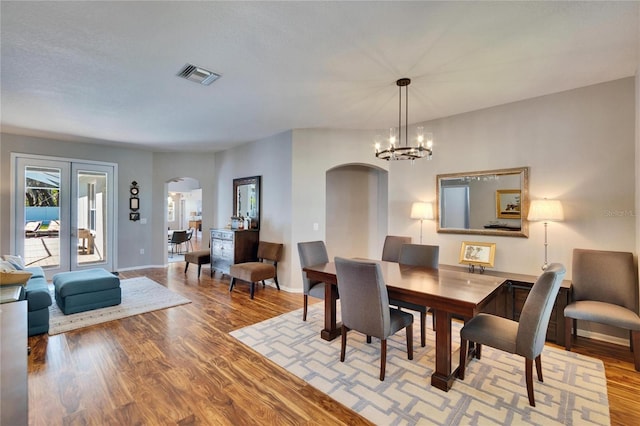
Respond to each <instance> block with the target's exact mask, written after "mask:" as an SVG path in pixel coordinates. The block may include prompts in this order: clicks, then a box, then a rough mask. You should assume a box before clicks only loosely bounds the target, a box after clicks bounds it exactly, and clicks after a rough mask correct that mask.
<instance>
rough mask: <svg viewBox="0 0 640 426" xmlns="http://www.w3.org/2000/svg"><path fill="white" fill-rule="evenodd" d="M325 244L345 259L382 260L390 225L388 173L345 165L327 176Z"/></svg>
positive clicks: (365, 166)
mask: <svg viewBox="0 0 640 426" xmlns="http://www.w3.org/2000/svg"><path fill="white" fill-rule="evenodd" d="M326 191H327V193H326V244H327V246H328V247H332V253H333V254H334V255H336V256H345V257H368V258H372V259H376V258H379V257H380V253H381V250H382V249H381V247H382V243H383V240H384V236H385V235H386V234H387V222H388V172H387V171H386V170H383V169H380V168H377V167H373V166H369V165H363V164H345V165H341V166H338V167H335V168H333V169H330V170H328V171H327V173H326Z"/></svg>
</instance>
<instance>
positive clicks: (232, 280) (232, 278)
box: [229, 277, 236, 291]
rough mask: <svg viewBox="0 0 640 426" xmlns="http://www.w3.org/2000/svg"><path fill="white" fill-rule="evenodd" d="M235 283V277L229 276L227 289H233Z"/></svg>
mask: <svg viewBox="0 0 640 426" xmlns="http://www.w3.org/2000/svg"><path fill="white" fill-rule="evenodd" d="M235 283H236V279H235V278H234V277H231V282H230V283H229V291H233V286H234V285H235Z"/></svg>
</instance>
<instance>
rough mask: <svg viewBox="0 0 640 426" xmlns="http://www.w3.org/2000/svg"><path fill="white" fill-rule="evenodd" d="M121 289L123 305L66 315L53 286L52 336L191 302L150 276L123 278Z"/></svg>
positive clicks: (50, 320)
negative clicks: (59, 305)
mask: <svg viewBox="0 0 640 426" xmlns="http://www.w3.org/2000/svg"><path fill="white" fill-rule="evenodd" d="M120 290H121V291H122V302H121V303H120V304H119V305H116V306H108V307H106V308H100V309H93V310H91V311H85V312H78V313H77V314H70V315H65V314H64V313H63V312H62V311H61V310H60V308H58V305H57V304H56V300H55V293H54V292H55V289H54V287H53V285H50V286H49V292H50V293H51V299H52V300H53V303H52V304H51V306H49V335H54V334H59V333H64V332H67V331H71V330H76V329H78V328H83V327H88V326H90V325H96V324H101V323H104V322H108V321H113V320H117V319H121V318H126V317H130V316H133V315H138V314H142V313H145V312H151V311H157V310H159V309H165V308H169V307H172V306H177V305H183V304H185V303H191V301H190V300H189V299H187V298H186V297H183V296H181V295H179V294H177V293H174V292H173V291H171V290H169V289H168V288H166V287H165V286H163V285H160V284H158V283H157V282H155V281H153V280H152V279H150V278H147V277H136V278H129V279H126V280H120Z"/></svg>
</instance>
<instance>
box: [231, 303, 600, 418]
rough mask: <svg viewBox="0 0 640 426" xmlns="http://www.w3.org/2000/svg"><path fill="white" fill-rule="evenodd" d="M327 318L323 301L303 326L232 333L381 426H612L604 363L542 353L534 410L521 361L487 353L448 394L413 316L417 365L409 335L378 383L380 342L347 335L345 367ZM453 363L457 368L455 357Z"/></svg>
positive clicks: (287, 318)
mask: <svg viewBox="0 0 640 426" xmlns="http://www.w3.org/2000/svg"><path fill="white" fill-rule="evenodd" d="M338 309H339V304H338ZM339 312H340V311H339V310H338V318H339ZM323 317H324V315H323V304H322V303H317V304H314V305H310V306H309V311H308V315H307V322H303V321H302V310H301V309H300V310H297V311H294V312H289V313H287V314H284V315H280V316H278V317H275V318H271V319H269V320H266V321H263V322H261V323H258V324H254V325H252V326H249V327H245V328H242V329H239V330H235V331H233V332H231V333H230V334H231V335H232V336H233V337H235V338H236V339H238V340H239V341H241V342H242V343H244V344H245V345H247V346H249V347H251V348H253V349H254V350H255V351H257V352H258V353H260V354H262V355H263V356H265V357H267V358H268V359H270V360H271V361H273V362H275V363H276V364H278V365H280V366H281V367H283V368H284V369H286V370H287V371H289V372H291V373H292V374H294V375H296V376H298V377H299V378H301V379H302V380H304V381H306V382H307V383H309V384H310V385H312V386H313V387H315V388H317V389H318V390H320V391H322V392H324V393H326V394H327V395H329V396H331V397H332V398H333V399H335V400H336V401H338V402H340V403H342V404H343V405H345V406H347V407H349V408H351V409H352V410H354V411H356V412H358V413H359V414H360V415H362V416H364V417H365V418H367V419H368V420H370V421H372V422H374V423H376V424H380V425H391V424H393V425H415V424H425V425H427V424H428V425H494V424H500V425H505V424H514V425H522V424H524V425H589V424H595V425H609V424H610V420H609V401H608V398H607V382H606V378H605V373H604V365H603V363H602V361H600V360H598V359H595V358H590V357H586V356H584V355H579V354H576V353H574V352H567V351H565V350H560V349H556V348H552V347H548V346H545V348H544V350H543V352H542V373H543V378H544V382H543V383H541V382H538V380H537V376H536V374H535V371H534V373H533V376H534V392H535V398H536V406H535V407H531V406H529V400H528V398H527V390H526V386H525V379H524V358H522V357H520V356H517V355H512V354H508V353H506V352H503V351H499V350H495V349H493V348H490V347H488V346H483V348H482V358H481V359H480V360H477V359H474V360H473V361H471V362H470V363H469V364H468V366H467V369H466V371H465V379H464V381H462V380H456V381H455V382H454V384H453V387H452V388H451V389H450V390H449V392H444V391H441V390H440V389H436V388H433V387H432V386H431V383H430V379H431V374H432V373H433V368H434V364H435V358H434V357H435V348H434V342H435V338H434V337H435V336H434V333H433V330H432V328H431V324H427V327H426V329H427V333H428V334H427V345H426V347H424V348H423V347H420V331H419V330H420V329H419V326H420V319H419V316H418V315H414V318H415V319H414V358H413V360H411V361H410V360H408V359H407V353H406V338H405V334H404V332H403V331H401V332H398V333H397V334H396V335H394V336H393V337H391V338H389V339H388V340H387V369H386V375H385V380H384V381H383V382H381V381H380V380H379V372H380V370H379V368H380V342H379V341H378V340H377V339H372V342H371V344H367V343H366V340H365V336H364V335H362V334H360V333H357V332H354V331H352V332H350V333H349V337H348V339H347V352H346V356H345V362H344V363H342V362H340V338H339V337H338V338H337V339H334V340H333V341H332V342H327V341H325V340H322V339H321V338H320V330H321V329H322V327H323ZM428 318H430V317H428ZM453 327H454V328H453V330H452V336H453V337H452V340H453V346H454V350H457V349H458V348H459V345H460V340H459V336H460V327H461V325H460V324H459V323H457V322H455V321H454V326H453ZM416 330H417V331H416ZM453 359H454V364H457V359H458V356H457V353H456V354H454V358H453Z"/></svg>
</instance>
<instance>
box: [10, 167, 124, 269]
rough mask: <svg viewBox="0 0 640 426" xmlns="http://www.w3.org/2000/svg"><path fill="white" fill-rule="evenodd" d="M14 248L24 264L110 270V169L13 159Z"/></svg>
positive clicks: (112, 249)
mask: <svg viewBox="0 0 640 426" xmlns="http://www.w3.org/2000/svg"><path fill="white" fill-rule="evenodd" d="M13 164H14V167H15V168H14V170H15V173H14V176H15V192H14V194H15V200H14V205H15V209H13V211H14V214H15V217H14V221H13V223H15V224H16V226H15V227H14V229H15V235H14V242H15V244H14V247H15V252H16V253H17V254H20V255H21V256H22V257H23V258H24V260H25V264H26V265H27V266H33V265H37V266H42V267H43V268H44V270H45V272H46V275H47V278H50V277H51V276H53V275H54V274H56V273H58V272H64V271H72V270H79V269H86V268H96V267H100V268H105V269H107V270H109V271H111V270H113V268H114V253H115V247H114V241H113V235H114V230H115V215H114V212H115V208H114V207H115V206H114V200H115V194H114V190H115V185H114V181H115V176H114V174H115V165H113V164H106V163H97V162H96V163H94V162H81V161H73V160H63V159H50V158H43V157H36V156H21V155H15V161H14V162H13Z"/></svg>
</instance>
